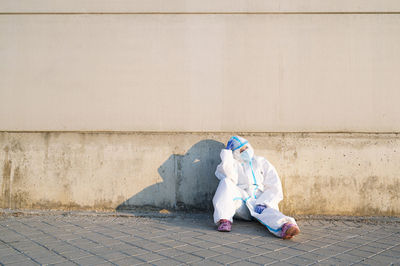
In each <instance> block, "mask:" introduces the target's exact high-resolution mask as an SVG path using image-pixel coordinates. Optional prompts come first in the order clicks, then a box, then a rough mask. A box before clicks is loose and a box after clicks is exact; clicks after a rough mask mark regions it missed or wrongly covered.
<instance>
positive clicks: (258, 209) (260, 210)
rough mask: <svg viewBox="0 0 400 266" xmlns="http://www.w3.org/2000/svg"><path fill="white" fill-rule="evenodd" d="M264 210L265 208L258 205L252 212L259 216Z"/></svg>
mask: <svg viewBox="0 0 400 266" xmlns="http://www.w3.org/2000/svg"><path fill="white" fill-rule="evenodd" d="M265 208H267V206H265V205H261V204H258V205H257V206H256V207H255V208H254V211H255V212H256V213H258V214H261V213H262V212H263V210H265Z"/></svg>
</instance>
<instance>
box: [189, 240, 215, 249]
mask: <svg viewBox="0 0 400 266" xmlns="http://www.w3.org/2000/svg"><path fill="white" fill-rule="evenodd" d="M192 244H193V246H196V247H200V248H216V247H220V246H221V245H220V244H216V243H213V242H208V241H204V240H203V241H200V242H196V243H192Z"/></svg>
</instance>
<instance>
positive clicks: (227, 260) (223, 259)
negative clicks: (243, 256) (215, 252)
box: [210, 254, 240, 264]
mask: <svg viewBox="0 0 400 266" xmlns="http://www.w3.org/2000/svg"><path fill="white" fill-rule="evenodd" d="M210 260H213V261H216V262H219V263H223V264H228V263H233V262H236V261H239V260H240V259H238V258H235V257H232V256H229V255H226V254H223V255H219V256H215V257H212V258H210Z"/></svg>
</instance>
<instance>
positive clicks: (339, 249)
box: [0, 212, 400, 265]
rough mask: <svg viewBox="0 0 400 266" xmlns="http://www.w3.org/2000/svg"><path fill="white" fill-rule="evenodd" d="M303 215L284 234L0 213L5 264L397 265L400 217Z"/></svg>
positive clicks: (0, 255)
mask: <svg viewBox="0 0 400 266" xmlns="http://www.w3.org/2000/svg"><path fill="white" fill-rule="evenodd" d="M0 214H1V212H0ZM398 221H399V220H398V219H396V218H392V219H390V218H389V219H386V220H385V221H370V220H365V221H357V220H348V219H347V220H345V219H343V220H340V219H339V220H337V219H336V220H335V219H301V220H299V226H300V228H301V230H302V233H301V234H300V235H299V236H297V237H296V238H294V240H281V239H278V238H276V237H274V236H272V235H271V234H269V233H268V232H267V230H266V229H265V228H264V227H263V226H262V225H261V224H259V223H257V222H255V221H254V222H245V221H235V223H234V224H233V230H232V232H230V233H220V232H217V231H216V230H215V229H216V228H215V226H214V225H213V223H212V219H211V216H210V215H205V214H184V215H173V216H171V217H138V216H134V215H123V216H119V215H110V214H102V215H98V214H97V215H94V214H88V213H64V214H62V213H54V212H47V213H46V212H42V213H40V214H35V215H32V214H26V213H5V212H2V214H1V215H0V264H2V265H37V264H42V265H45V264H51V265H53V264H55V265H146V264H147V265H179V264H191V265H220V264H229V265H260V264H261V265H273V264H276V265H293V264H294V265H311V264H317V265H324V264H325V265H352V264H355V265H400V238H399V237H400V223H399V222H398Z"/></svg>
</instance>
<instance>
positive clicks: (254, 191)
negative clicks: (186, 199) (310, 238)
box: [213, 136, 296, 237]
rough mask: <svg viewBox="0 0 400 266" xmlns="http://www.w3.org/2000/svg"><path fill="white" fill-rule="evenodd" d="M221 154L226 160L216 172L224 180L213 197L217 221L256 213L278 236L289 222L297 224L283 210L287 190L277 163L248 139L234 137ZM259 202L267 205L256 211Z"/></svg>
mask: <svg viewBox="0 0 400 266" xmlns="http://www.w3.org/2000/svg"><path fill="white" fill-rule="evenodd" d="M244 146H247V147H248V148H247V151H246V152H247V155H246V156H243V154H241V153H240V148H241V147H244ZM241 155H242V156H241ZM220 156H221V160H222V162H221V163H220V164H219V165H218V166H217V170H216V172H215V175H216V176H217V178H218V179H219V180H220V182H219V185H218V188H217V191H216V192H215V195H214V198H213V205H214V222H215V223H216V224H218V222H219V221H220V220H221V219H226V220H229V221H230V222H232V221H233V220H232V218H233V216H235V217H237V218H242V219H245V220H250V219H251V217H254V218H255V219H257V220H258V221H260V222H261V223H262V224H263V225H265V226H266V227H267V228H268V230H269V231H270V232H271V233H272V234H274V235H276V236H278V237H281V236H282V230H281V228H282V226H283V225H284V224H285V223H287V222H290V223H292V224H296V221H295V220H294V219H293V218H292V217H288V216H285V215H283V214H282V213H281V212H280V211H279V207H278V203H279V202H280V201H281V200H282V199H283V193H282V184H281V181H280V179H279V176H278V174H277V172H276V170H275V168H274V166H273V165H272V164H271V163H270V162H268V161H267V160H266V159H265V158H263V157H260V156H254V150H253V148H252V147H251V145H250V144H249V143H248V141H247V140H245V139H244V138H241V137H238V136H235V137H232V138H231V140H230V141H229V142H228V146H227V148H226V149H222V151H221V154H220ZM246 157H247V158H246ZM257 205H265V206H267V208H266V209H264V211H262V213H261V214H259V213H257V212H255V211H254V208H255V207H256V206H257Z"/></svg>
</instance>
